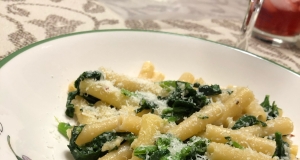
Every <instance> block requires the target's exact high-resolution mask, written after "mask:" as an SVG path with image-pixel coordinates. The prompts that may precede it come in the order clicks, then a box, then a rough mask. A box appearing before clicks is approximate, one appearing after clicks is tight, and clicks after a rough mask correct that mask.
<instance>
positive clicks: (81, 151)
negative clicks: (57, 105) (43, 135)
mask: <svg viewBox="0 0 300 160" xmlns="http://www.w3.org/2000/svg"><path fill="white" fill-rule="evenodd" d="M71 127H72V126H70V125H69V124H67V123H62V122H61V123H59V125H58V129H59V130H60V133H61V134H63V135H66V130H67V129H69V128H71ZM83 128H84V125H81V126H74V127H73V129H72V133H71V138H70V142H69V145H68V147H69V149H70V151H71V154H72V155H73V157H74V158H75V159H76V160H97V159H98V158H99V157H101V156H103V155H105V154H106V153H107V151H104V152H102V147H103V145H104V144H105V143H106V142H110V141H113V140H115V139H116V138H117V137H122V138H123V139H124V141H123V142H125V141H126V142H129V143H131V142H132V141H133V140H134V139H135V138H136V136H135V135H134V134H133V133H129V132H104V133H102V134H100V135H98V136H97V137H95V138H94V139H93V140H92V141H91V142H88V143H86V144H84V145H83V146H78V145H77V144H76V142H75V141H76V139H77V137H78V135H79V134H80V133H81V131H82V129H83ZM123 142H122V143H123ZM116 147H117V146H116Z"/></svg>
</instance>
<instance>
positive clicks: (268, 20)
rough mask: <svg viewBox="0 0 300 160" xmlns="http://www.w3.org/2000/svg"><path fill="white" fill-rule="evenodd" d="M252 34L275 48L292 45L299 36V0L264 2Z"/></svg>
mask: <svg viewBox="0 0 300 160" xmlns="http://www.w3.org/2000/svg"><path fill="white" fill-rule="evenodd" d="M252 34H253V36H254V37H256V38H258V39H261V40H263V41H266V42H270V43H272V44H274V45H276V46H290V45H294V44H295V43H296V41H297V38H298V36H299V35H300V0H264V2H263V5H262V7H261V9H260V13H259V14H258V17H257V19H256V22H255V27H254V29H253V33H252Z"/></svg>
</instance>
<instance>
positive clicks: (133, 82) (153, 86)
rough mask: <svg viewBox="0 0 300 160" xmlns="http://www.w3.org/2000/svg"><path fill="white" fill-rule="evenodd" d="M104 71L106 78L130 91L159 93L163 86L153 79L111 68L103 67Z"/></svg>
mask: <svg viewBox="0 0 300 160" xmlns="http://www.w3.org/2000/svg"><path fill="white" fill-rule="evenodd" d="M101 70H102V72H104V74H105V79H106V80H109V81H111V82H112V83H113V85H116V86H117V87H119V88H124V89H127V90H129V91H133V92H134V91H144V92H151V93H154V94H156V95H158V94H159V93H160V92H161V90H162V88H161V87H160V86H159V84H157V83H154V82H152V81H151V80H147V79H141V78H133V77H128V76H125V75H121V74H117V73H115V72H113V71H111V70H108V69H105V68H101Z"/></svg>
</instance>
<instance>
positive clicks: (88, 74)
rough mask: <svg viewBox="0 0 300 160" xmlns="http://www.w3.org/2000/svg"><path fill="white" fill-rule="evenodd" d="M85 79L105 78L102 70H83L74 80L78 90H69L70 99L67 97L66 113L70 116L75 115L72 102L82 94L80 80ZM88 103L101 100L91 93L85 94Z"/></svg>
mask: <svg viewBox="0 0 300 160" xmlns="http://www.w3.org/2000/svg"><path fill="white" fill-rule="evenodd" d="M85 79H95V80H102V79H104V76H103V74H102V73H101V72H100V71H87V72H83V73H82V74H81V75H80V76H79V77H78V78H77V79H76V81H75V82H74V86H75V88H76V91H73V92H69V93H68V99H67V104H66V107H67V109H66V111H65V113H66V115H67V116H68V117H70V118H73V117H74V111H75V109H74V105H73V104H72V103H71V102H72V100H73V99H75V97H76V96H77V95H80V90H79V85H80V82H81V81H83V80H85ZM82 97H83V98H84V99H85V100H86V101H87V102H88V103H90V104H95V103H96V102H97V101H99V99H98V98H96V97H93V96H91V95H83V96H82Z"/></svg>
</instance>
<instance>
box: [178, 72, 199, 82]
mask: <svg viewBox="0 0 300 160" xmlns="http://www.w3.org/2000/svg"><path fill="white" fill-rule="evenodd" d="M178 80H179V81H183V82H189V83H193V82H194V80H195V77H194V75H193V74H192V73H189V72H184V73H183V74H182V75H181V76H180V77H179V79H178Z"/></svg>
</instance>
